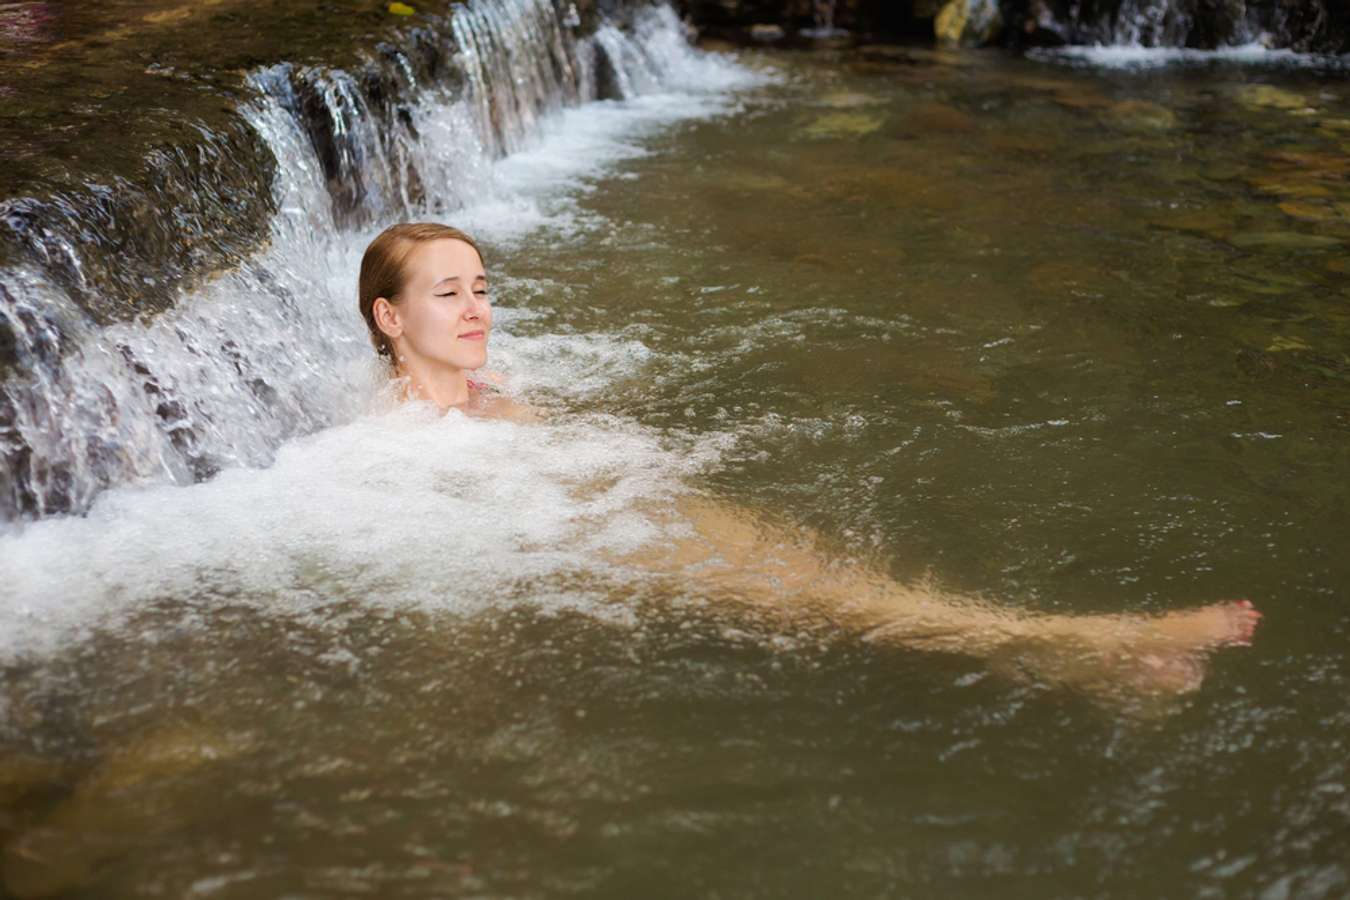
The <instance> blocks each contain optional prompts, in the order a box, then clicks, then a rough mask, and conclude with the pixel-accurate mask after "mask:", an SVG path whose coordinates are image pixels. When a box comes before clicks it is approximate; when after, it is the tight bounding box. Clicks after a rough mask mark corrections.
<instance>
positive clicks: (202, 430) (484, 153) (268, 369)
mask: <svg viewBox="0 0 1350 900" xmlns="http://www.w3.org/2000/svg"><path fill="white" fill-rule="evenodd" d="M569 13H571V11H569V10H562V9H559V8H557V7H555V5H554V4H553V3H552V2H551V0H480V2H476V3H473V4H470V5H467V6H463V7H457V9H456V12H455V14H454V15H453V16H452V17H451V19H450V24H449V29H448V32H447V33H446V34H443V35H436V34H435V33H434V32H433V33H431V35H432V36H431V37H430V38H429V37H428V32H416V33H414V35H413V36H412V37H411V38H410V39H409V41H410V42H409V45H408V46H404V47H391V46H382V47H381V48H380V53H379V55H378V56H377V57H375V58H373V59H371V60H370V64H369V66H368V67H367V68H366V69H365V70H364V71H361V72H356V73H353V72H347V71H342V70H331V69H319V68H313V67H294V66H289V65H279V66H273V67H270V68H265V69H261V70H258V71H255V72H254V73H253V74H252V75H251V76H250V79H249V82H250V84H251V86H252V88H253V90H254V92H255V96H254V99H253V100H251V101H250V102H248V103H246V104H244V106H243V107H242V109H241V113H242V117H243V119H244V120H245V121H246V122H247V124H248V126H249V128H250V133H251V134H252V135H253V136H254V139H256V140H257V141H260V142H261V144H262V146H263V147H264V148H265V151H266V153H265V158H266V161H267V162H269V163H270V164H271V166H272V167H273V168H272V169H269V170H268V171H272V170H273V169H274V175H273V178H272V185H271V189H270V191H265V193H267V196H266V198H265V199H266V201H267V202H269V203H273V204H274V205H275V210H276V212H275V215H274V216H272V218H271V224H270V226H269V230H270V233H269V234H268V235H267V237H266V240H265V248H264V249H263V250H262V251H261V252H258V253H255V254H251V255H244V254H242V253H238V254H236V256H235V258H234V265H231V266H226V267H224V268H217V269H216V270H215V271H214V272H213V273H211V274H209V275H208V276H207V278H206V279H205V281H204V283H198V284H197V286H195V287H193V286H192V282H191V280H190V279H189V280H188V281H186V282H185V284H187V285H188V289H187V291H186V293H185V294H184V295H183V296H181V297H179V298H178V299H177V301H176V302H175V303H174V304H173V305H172V307H171V308H169V309H167V310H166V311H164V312H162V313H161V314H159V315H157V316H155V317H154V318H151V319H149V320H148V321H145V320H142V319H136V318H130V317H124V318H121V319H120V320H118V317H112V320H110V317H109V316H108V315H106V314H103V313H102V312H100V310H99V309H98V308H95V309H94V310H93V311H92V312H91V307H90V304H89V303H88V302H85V300H84V294H82V293H81V291H83V292H86V293H87V292H94V293H98V292H100V291H102V290H106V291H108V292H110V293H115V290H114V288H115V287H116V286H114V285H111V284H109V285H101V284H100V276H99V273H98V272H97V271H94V269H95V267H94V266H92V265H90V264H89V263H88V262H87V261H86V260H85V258H84V256H83V255H82V246H81V237H80V230H81V229H82V230H83V231H85V232H89V231H94V232H97V230H98V229H99V228H100V227H107V228H120V227H125V226H124V225H123V224H122V223H120V222H115V221H111V217H104V218H105V219H108V220H109V221H107V222H106V223H105V224H104V225H102V226H101V225H100V222H99V221H84V220H81V219H80V218H79V215H78V213H79V210H78V209H77V210H75V214H74V215H73V216H72V217H70V221H68V222H66V223H65V225H68V226H70V227H68V228H64V229H63V227H61V225H62V223H54V224H51V225H50V227H46V228H45V230H41V229H38V230H41V238H42V239H41V241H39V243H38V244H36V245H35V246H37V247H38V249H39V250H40V251H41V252H40V253H39V252H35V253H32V254H29V257H28V258H27V259H24V260H21V261H20V262H18V263H17V264H13V265H10V266H9V267H7V268H4V269H3V270H0V337H3V339H4V343H7V344H8V346H0V350H3V351H4V357H5V358H6V359H8V360H9V361H10V365H9V366H8V367H7V374H6V376H5V378H4V381H3V384H0V518H2V519H3V520H5V521H8V522H11V523H14V522H21V521H24V520H32V519H40V518H43V517H46V516H50V515H54V514H63V513H79V512H83V511H85V510H87V509H88V508H89V506H90V504H91V503H92V502H93V500H94V498H95V497H96V496H97V495H98V494H99V493H100V492H101V491H102V490H103V489H105V488H107V487H108V486H111V485H117V484H124V483H132V482H136V483H139V482H147V481H149V482H154V481H162V480H170V481H172V482H175V483H190V482H192V481H194V480H202V479H204V478H208V477H211V476H212V475H213V474H215V473H217V472H219V471H220V470H221V469H223V468H226V467H230V466H235V465H264V464H267V463H268V462H269V461H270V460H271V459H272V457H273V455H274V453H275V452H276V450H277V448H278V447H279V446H280V445H281V444H282V442H284V441H285V440H287V439H288V438H290V437H293V436H295V435H297V434H303V433H308V432H312V431H314V430H317V429H319V428H322V427H324V426H326V425H330V424H332V423H334V422H338V421H342V420H344V419H346V418H349V417H350V416H352V415H353V414H354V413H355V412H356V410H357V408H358V407H359V404H360V402H362V401H360V400H358V399H355V398H359V397H363V396H368V395H369V392H368V391H365V390H363V389H362V388H363V386H368V384H369V379H370V377H371V375H372V370H371V369H370V368H369V360H368V356H369V354H368V351H367V347H366V346H365V338H364V335H363V334H362V333H361V329H360V328H359V322H358V321H357V320H356V316H355V314H354V312H353V309H352V303H351V302H350V294H351V284H350V283H348V282H349V273H350V269H351V263H350V260H349V256H350V255H351V254H352V253H353V252H359V251H354V248H355V247H357V246H358V245H359V244H360V239H353V240H350V241H343V240H334V236H335V235H336V234H339V233H343V234H349V235H350V234H357V233H362V232H361V230H362V229H365V228H368V226H371V225H373V224H375V223H381V224H382V223H386V222H388V221H392V220H396V219H401V218H410V217H414V216H416V215H419V214H427V215H440V214H443V213H446V212H447V211H450V210H462V209H464V208H466V207H468V206H471V205H473V204H479V205H482V204H483V203H485V202H487V201H489V200H490V199H491V198H490V197H489V196H488V194H490V193H491V192H492V190H493V188H492V184H493V179H492V175H491V171H490V170H491V167H492V161H493V160H494V159H496V158H498V157H500V156H502V155H503V154H509V153H511V152H513V151H518V150H520V149H522V148H524V147H526V146H527V144H528V142H529V141H530V140H532V139H534V138H536V137H537V136H538V134H539V131H540V127H541V123H542V122H543V121H544V120H545V119H547V118H548V117H550V116H554V115H556V114H557V113H558V111H559V110H561V109H563V108H564V107H567V106H572V105H575V104H577V103H579V102H583V101H586V100H589V99H591V98H593V97H595V96H596V95H597V94H598V93H599V94H604V95H606V96H618V97H626V96H633V95H635V94H637V93H640V92H643V91H649V90H652V89H653V88H655V87H656V86H657V85H659V84H660V83H661V82H662V80H663V78H666V77H669V74H670V72H671V71H672V68H673V67H675V66H678V65H679V64H680V62H681V61H682V60H684V59H686V58H687V57H688V54H689V52H690V51H689V50H688V48H687V46H686V45H685V44H684V43H683V37H682V31H681V29H680V25H679V22H678V20H676V18H675V16H674V14H673V13H672V12H671V11H670V10H669V9H666V8H660V7H657V8H651V9H643V10H641V11H639V12H638V13H637V14H636V15H634V16H633V17H632V21H631V22H630V23H628V27H627V28H626V29H621V28H619V27H617V26H616V25H614V24H612V23H606V24H602V25H601V26H600V28H599V29H598V31H596V32H595V33H594V35H593V36H591V37H587V38H580V39H579V38H577V37H575V36H574V35H572V34H571V32H570V30H569V28H568V26H567V25H566V24H564V20H565V19H566V18H567V17H568V14H569ZM572 14H573V15H574V13H572ZM433 39H439V40H443V41H446V42H450V43H451V44H452V46H451V47H449V48H448V51H449V52H447V48H446V47H443V46H428V41H432V40H433ZM606 72H607V73H610V77H609V79H608V80H604V79H603V78H602V76H603V74H604V73H606ZM602 81H603V82H604V83H601V82H602ZM225 155H226V156H228V154H225ZM204 162H205V163H208V164H209V163H210V162H211V161H210V160H205V161H204ZM220 164H221V165H226V164H228V159H225V160H223V161H222V162H221V163H220ZM208 174H209V173H208ZM221 193H228V191H227V190H224V189H222V191H221ZM507 193H509V192H507ZM498 202H504V203H508V204H509V203H511V202H512V201H511V200H510V199H509V198H508V197H506V195H505V194H503V195H502V196H501V197H499V198H498ZM519 212H524V211H519ZM17 214H18V211H16V210H15V209H14V208H12V205H11V208H9V209H8V210H7V217H11V216H14V215H17ZM528 218H529V217H528V215H525V216H524V220H528ZM204 230H206V229H204ZM33 231H34V229H30V233H31V232H33ZM185 240H186V236H185ZM53 248H57V250H59V252H54V250H53ZM44 261H45V263H46V264H45V265H44V264H43V262H44ZM138 264H139V262H138V261H136V260H133V261H132V262H131V265H132V267H133V268H135V267H136V266H137V265H138ZM335 272H340V273H343V275H342V276H341V277H335V276H333V275H332V274H331V273H335ZM62 273H65V274H64V275H63V274H62ZM72 279H73V280H74V281H75V282H78V285H77V287H78V288H79V289H78V290H77V289H75V288H72V287H70V285H71V282H72ZM153 280H154V279H153V276H149V275H145V276H144V277H143V278H142V281H143V282H144V286H145V287H146V288H147V289H148V288H149V287H151V282H152V281H153ZM123 293H125V294H127V296H128V298H129V301H128V302H129V303H130V301H131V300H134V299H136V298H137V296H138V295H137V294H136V292H135V290H134V288H126V287H123ZM114 299H115V298H114ZM130 305H131V306H132V307H133V308H136V305H135V303H130ZM106 306H111V303H105V307H106ZM139 308H140V309H142V310H143V309H144V306H141V307H139Z"/></svg>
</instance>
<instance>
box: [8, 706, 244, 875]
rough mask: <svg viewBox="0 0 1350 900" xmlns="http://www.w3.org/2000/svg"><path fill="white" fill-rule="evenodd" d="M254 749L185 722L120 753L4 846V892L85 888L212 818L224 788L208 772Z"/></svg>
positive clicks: (113, 754) (149, 735) (152, 734)
mask: <svg viewBox="0 0 1350 900" xmlns="http://www.w3.org/2000/svg"><path fill="white" fill-rule="evenodd" d="M249 749H251V743H250V742H249V741H247V740H246V739H244V738H241V737H239V736H237V735H228V734H220V733H216V732H213V731H209V730H200V729H197V728H192V727H189V726H182V725H177V726H169V727H166V728H162V729H159V730H156V731H152V732H149V733H147V734H143V735H140V736H138V737H137V738H135V739H134V740H132V741H130V742H129V743H127V744H124V745H122V746H120V747H118V748H116V749H115V750H113V751H112V752H110V753H109V755H108V756H107V757H106V758H105V759H104V761H103V762H102V763H101V764H100V765H98V766H97V767H95V768H94V770H93V771H92V772H90V774H89V775H88V776H87V777H86V778H85V779H84V780H83V781H81V782H79V784H77V785H76V787H75V789H74V790H73V791H72V792H71V795H70V796H69V797H68V798H67V799H66V800H65V801H63V802H62V803H60V804H59V805H58V806H57V807H56V808H55V809H54V810H52V812H51V813H50V815H48V816H47V817H46V818H45V819H44V820H43V821H42V822H41V823H40V824H38V825H37V826H35V827H33V828H30V829H28V830H26V831H24V832H23V833H21V834H20V835H19V836H18V837H17V838H15V839H14V840H12V841H10V842H9V844H8V845H6V847H5V849H4V855H3V858H2V862H0V864H2V865H3V873H4V886H5V888H6V889H7V890H8V891H9V893H10V894H12V895H13V896H15V897H19V898H29V897H50V896H54V895H57V894H62V893H66V892H68V891H71V890H74V889H77V888H80V887H83V886H86V885H88V884H89V883H90V882H91V880H92V879H93V878H94V877H95V875H96V874H97V872H98V870H99V869H100V868H101V867H102V866H103V865H104V864H105V863H107V862H109V861H111V860H113V859H116V858H118V857H120V856H122V855H124V854H126V853H128V852H130V851H132V850H134V849H135V848H136V847H137V846H138V845H139V844H140V843H141V842H143V841H144V840H146V839H147V838H152V837H154V836H156V835H161V834H164V833H166V832H169V831H173V830H175V829H178V828H181V827H184V826H185V825H188V824H190V823H192V822H194V821H200V820H201V819H204V818H207V817H209V816H211V815H213V814H214V813H216V812H218V809H217V808H216V807H215V806H214V805H213V802H212V801H213V798H214V797H215V796H217V795H218V792H219V791H218V785H217V784H216V782H215V781H213V780H211V779H209V778H208V777H206V776H205V775H204V774H203V770H205V769H208V768H210V767H213V766H214V765H216V764H218V763H220V762H223V761H225V760H228V759H231V758H234V757H237V756H239V755H241V754H243V753H245V752H247V751H248V750H249Z"/></svg>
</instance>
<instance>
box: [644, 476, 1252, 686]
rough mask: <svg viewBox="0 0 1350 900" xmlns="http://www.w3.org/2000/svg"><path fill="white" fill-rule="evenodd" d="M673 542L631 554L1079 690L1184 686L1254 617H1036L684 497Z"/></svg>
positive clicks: (859, 628) (764, 599)
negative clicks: (834, 554) (901, 577)
mask: <svg viewBox="0 0 1350 900" xmlns="http://www.w3.org/2000/svg"><path fill="white" fill-rule="evenodd" d="M677 512H678V520H677V521H676V522H674V523H672V527H673V530H674V531H675V532H676V534H677V537H676V539H675V540H673V541H671V542H669V543H668V544H665V545H663V546H661V547H658V548H650V549H649V550H647V551H645V552H644V553H642V554H639V555H636V556H634V557H631V558H630V560H629V561H630V562H636V563H639V564H641V565H643V566H645V567H650V568H654V569H658V570H662V571H677V572H681V573H683V574H684V575H686V576H687V577H691V578H693V579H696V580H698V581H700V582H703V583H706V584H709V585H712V586H715V587H718V588H720V589H724V590H728V591H731V592H734V593H735V594H737V595H738V596H741V597H743V598H745V599H747V600H749V601H752V602H754V603H757V604H760V605H764V606H769V607H773V608H775V609H777V610H780V611H784V612H787V613H789V614H790V613H791V612H792V611H793V610H798V611H812V612H817V613H820V614H823V615H825V616H827V617H829V618H830V619H832V620H834V621H836V622H838V623H839V624H840V625H841V626H842V627H846V628H848V629H850V630H853V631H856V632H857V633H859V634H860V635H861V636H863V637H864V638H865V639H868V640H877V641H891V642H895V643H898V644H903V645H906V646H911V647H916V648H920V649H928V650H941V651H948V652H956V653H964V654H968V655H973V656H982V657H988V658H991V659H992V660H994V661H995V662H1007V661H1009V660H1010V659H1011V660H1013V661H1015V663H1016V665H1018V666H1019V667H1020V668H1029V669H1030V670H1031V671H1032V672H1033V673H1035V674H1036V675H1037V676H1038V677H1048V678H1051V679H1052V680H1056V681H1066V682H1072V683H1076V684H1082V685H1089V684H1091V685H1094V686H1100V687H1106V686H1108V685H1113V686H1128V687H1130V688H1132V689H1142V690H1162V691H1169V692H1174V691H1186V690H1193V689H1195V688H1196V687H1198V686H1199V684H1200V680H1201V679H1202V678H1203V675H1204V662H1205V657H1206V655H1207V654H1208V653H1209V652H1210V651H1212V650H1215V649H1217V648H1219V647H1223V646H1230V645H1243V644H1247V643H1249V642H1250V641H1251V637H1252V633H1253V631H1254V630H1255V628H1256V624H1257V622H1258V620H1259V619H1260V616H1261V614H1260V613H1259V612H1257V611H1256V609H1255V608H1254V607H1253V606H1252V604H1251V603H1250V602H1249V601H1245V600H1242V601H1236V602H1226V603H1215V604H1212V605H1209V606H1205V607H1201V608H1198V609H1189V610H1181V611H1176V612H1170V613H1165V614H1162V615H1128V614H1125V615H1119V614H1117V615H1038V614H1034V613H1026V612H1021V611H1013V610H1008V609H1005V608H1000V607H998V606H995V605H993V604H990V603H988V602H985V601H982V600H978V599H976V598H972V597H963V596H960V595H955V594H950V593H946V592H943V591H941V590H938V589H936V588H935V587H932V586H929V585H922V584H920V585H904V584H900V583H898V582H896V581H895V580H894V579H892V578H890V577H889V576H888V575H886V574H885V573H884V572H882V571H881V570H880V569H879V568H875V567H871V566H868V565H865V564H859V563H852V562H851V563H837V562H831V561H830V560H829V559H828V558H827V557H826V556H825V555H824V554H822V553H821V552H820V551H819V549H818V548H817V545H818V544H819V543H820V542H819V539H818V538H817V537H816V536H814V535H812V534H811V532H809V531H808V530H805V529H795V530H789V529H786V528H783V527H781V526H778V525H775V524H772V523H769V522H766V521H764V520H762V519H760V518H757V517H755V516H754V515H753V514H751V513H750V512H748V511H746V510H740V509H735V508H732V507H728V506H726V505H722V504H717V503H713V502H710V501H706V500H702V499H693V498H690V499H685V500H683V501H682V502H681V503H680V504H679V505H678V507H677Z"/></svg>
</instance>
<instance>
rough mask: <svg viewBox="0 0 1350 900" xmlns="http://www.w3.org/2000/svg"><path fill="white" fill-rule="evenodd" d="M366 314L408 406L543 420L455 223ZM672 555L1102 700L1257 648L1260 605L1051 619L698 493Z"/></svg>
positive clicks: (415, 253) (703, 574)
mask: <svg viewBox="0 0 1350 900" xmlns="http://www.w3.org/2000/svg"><path fill="white" fill-rule="evenodd" d="M359 292H360V309H361V314H362V316H363V317H364V318H365V321H366V326H367V327H368V328H369V330H370V337H371V341H372V342H373V343H374V345H375V348H376V350H377V351H378V352H379V354H380V355H381V356H383V357H385V358H386V359H387V361H388V362H389V365H390V368H391V374H392V375H393V377H394V379H395V385H396V387H397V389H398V390H399V391H400V392H401V393H402V396H403V398H404V399H407V400H419V401H424V402H427V403H432V404H435V405H436V406H437V407H439V408H440V409H441V410H449V409H451V408H459V409H463V410H464V411H466V412H469V413H471V414H476V415H485V416H497V417H502V418H511V419H517V420H528V419H531V418H533V413H532V412H531V411H530V410H528V409H527V408H525V407H522V406H520V405H519V404H515V403H513V402H511V401H510V400H509V398H507V397H506V396H505V395H504V394H502V393H500V392H497V391H495V390H494V389H492V388H491V387H489V386H487V385H486V384H484V383H482V382H480V381H478V380H476V379H475V378H473V377H472V376H471V373H474V372H476V371H478V370H479V369H481V368H482V367H483V365H484V364H485V363H486V362H487V344H488V338H489V336H490V335H491V332H492V306H491V303H490V302H489V299H488V281H487V272H486V270H485V269H484V267H483V259H482V254H481V253H480V252H479V250H478V245H477V244H476V243H475V242H474V241H473V239H472V238H471V237H469V236H468V235H466V234H464V233H463V232H461V231H458V230H457V229H454V228H450V227H448V226H445V225H436V224H429V223H422V224H401V225H394V226H392V227H390V228H388V229H386V230H385V231H384V232H382V233H381V234H380V235H379V236H378V237H376V238H375V240H374V241H372V242H371V244H370V246H369V247H368V248H367V249H366V253H365V256H364V258H363V259H362V261H361V275H360V286H359ZM655 514H656V515H658V516H661V517H663V518H666V519H668V523H667V524H669V525H670V526H671V527H670V528H668V529H667V532H668V533H669V534H672V535H675V537H672V538H671V539H670V540H669V541H666V542H664V543H662V544H661V545H660V546H651V547H648V548H647V549H645V550H643V551H642V552H639V553H635V554H631V555H629V556H626V557H624V558H623V559H622V560H621V562H624V563H627V564H631V565H640V566H642V567H644V568H648V569H651V570H654V571H659V572H665V573H669V574H671V575H676V576H680V577H685V578H688V579H691V580H696V581H698V582H699V583H701V584H704V585H706V586H708V587H713V588H717V589H721V590H726V591H729V592H731V593H732V594H733V595H734V596H737V597H740V598H743V599H745V600H748V601H750V602H752V603H755V604H757V605H760V606H763V607H766V608H771V609H774V610H777V611H779V612H788V613H794V612H796V613H808V614H815V615H819V616H823V617H825V618H827V619H828V620H830V621H832V622H834V623H836V624H837V625H838V626H839V627H840V628H844V629H848V630H851V631H854V632H855V633H857V634H858V635H860V636H861V637H863V638H865V639H869V640H880V641H892V642H895V643H898V644H903V645H906V646H911V647H916V648H920V649H930V650H943V651H950V652H958V653H965V654H971V655H978V656H981V657H984V658H986V659H988V660H989V661H990V662H992V663H995V664H1000V665H1004V664H1006V665H1010V666H1012V667H1013V668H1015V669H1016V670H1019V671H1023V670H1026V669H1028V668H1029V669H1030V670H1031V671H1032V672H1034V673H1035V674H1036V675H1038V676H1040V677H1044V678H1049V679H1051V680H1055V681H1064V682H1069V683H1074V684H1078V685H1082V686H1088V687H1092V688H1094V689H1099V690H1105V691H1110V690H1114V689H1116V688H1118V687H1120V686H1129V687H1132V688H1140V689H1145V690H1162V691H1166V692H1175V691H1185V690H1193V689H1194V688H1196V687H1198V686H1199V684H1200V681H1201V679H1202V678H1203V675H1204V664H1205V658H1206V656H1207V655H1208V653H1209V652H1211V651H1213V650H1215V649H1217V648H1219V647H1222V646H1226V645H1243V644H1247V643H1249V642H1250V640H1251V636H1252V633H1253V631H1254V630H1255V628H1256V624H1257V621H1258V620H1259V619H1260V616H1261V614H1260V613H1259V612H1257V611H1256V609H1255V608H1253V606H1252V604H1251V603H1250V602H1248V601H1246V600H1239V601H1233V602H1223V603H1215V604H1211V605H1209V606H1204V607H1200V608H1197V609H1191V610H1182V611H1176V612H1169V613H1166V614H1162V615H1129V614H1124V615H1037V614H1032V613H1026V612H1022V611H1018V610H1013V609H1007V608H1002V607H999V606H996V605H993V604H990V603H988V602H985V601H982V600H978V599H975V598H971V597H962V596H958V595H954V594H950V593H946V592H943V591H940V590H937V589H935V588H933V587H930V586H926V585H905V584H901V583H899V582H897V581H895V580H894V579H892V578H890V577H889V576H888V575H886V574H885V573H884V572H883V571H882V570H881V569H880V568H872V567H868V566H865V565H861V564H858V563H856V562H851V561H850V562H836V561H831V559H829V558H828V557H826V556H824V555H822V554H821V552H820V550H819V549H818V548H819V547H820V546H821V545H822V544H824V543H825V542H824V541H823V540H822V539H821V538H820V536H818V535H813V534H811V533H810V532H808V531H807V530H805V529H802V528H800V527H786V526H784V525H783V524H781V523H774V522H771V521H769V520H768V519H767V518H766V517H764V516H759V515H756V514H753V513H751V512H749V511H748V510H743V509H735V508H732V507H730V506H728V505H726V504H722V503H718V502H716V501H713V500H710V499H708V498H701V497H696V496H693V495H690V496H688V497H686V498H685V499H683V500H682V501H681V502H679V503H678V504H677V505H676V507H675V508H674V509H670V510H663V511H657V512H656V513H655Z"/></svg>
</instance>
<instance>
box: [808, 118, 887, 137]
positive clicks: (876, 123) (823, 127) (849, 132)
mask: <svg viewBox="0 0 1350 900" xmlns="http://www.w3.org/2000/svg"><path fill="white" fill-rule="evenodd" d="M884 121H885V120H884V119H883V118H882V117H881V116H879V115H869V114H867V113H860V112H847V113H846V112H836V113H829V114H827V115H823V116H821V117H820V118H818V119H816V120H815V121H813V122H812V123H811V124H810V125H808V126H806V128H805V130H804V131H803V132H802V134H803V135H805V136H806V137H808V138H813V139H816V140H820V139H830V138H860V137H863V136H864V135H868V134H871V133H872V132H874V131H879V130H880V129H881V126H882V123H883V122H884Z"/></svg>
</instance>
